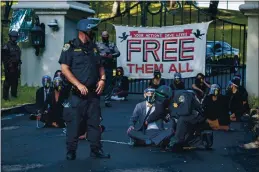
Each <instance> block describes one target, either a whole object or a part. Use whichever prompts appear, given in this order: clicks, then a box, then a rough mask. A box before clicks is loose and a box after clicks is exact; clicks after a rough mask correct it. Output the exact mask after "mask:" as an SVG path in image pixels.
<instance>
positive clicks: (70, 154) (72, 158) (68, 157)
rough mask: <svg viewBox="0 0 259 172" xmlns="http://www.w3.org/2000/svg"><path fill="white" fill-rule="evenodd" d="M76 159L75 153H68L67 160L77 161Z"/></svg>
mask: <svg viewBox="0 0 259 172" xmlns="http://www.w3.org/2000/svg"><path fill="white" fill-rule="evenodd" d="M75 159H76V152H75V151H68V152H67V160H75Z"/></svg>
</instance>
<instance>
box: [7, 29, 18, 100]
mask: <svg viewBox="0 0 259 172" xmlns="http://www.w3.org/2000/svg"><path fill="white" fill-rule="evenodd" d="M9 38H10V40H9V41H8V42H7V44H5V45H4V46H3V47H2V63H3V64H4V73H5V81H4V86H3V99H4V100H8V99H9V89H10V87H11V95H12V96H13V97H17V87H18V78H19V77H20V68H21V64H22V62H21V49H20V47H19V46H18V45H17V39H18V32H16V31H11V32H10V33H9Z"/></svg>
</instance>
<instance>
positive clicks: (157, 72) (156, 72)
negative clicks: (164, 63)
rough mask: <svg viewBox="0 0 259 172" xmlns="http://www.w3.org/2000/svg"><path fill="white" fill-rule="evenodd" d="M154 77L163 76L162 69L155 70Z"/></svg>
mask: <svg viewBox="0 0 259 172" xmlns="http://www.w3.org/2000/svg"><path fill="white" fill-rule="evenodd" d="M154 77H155V78H161V72H160V70H155V71H154Z"/></svg>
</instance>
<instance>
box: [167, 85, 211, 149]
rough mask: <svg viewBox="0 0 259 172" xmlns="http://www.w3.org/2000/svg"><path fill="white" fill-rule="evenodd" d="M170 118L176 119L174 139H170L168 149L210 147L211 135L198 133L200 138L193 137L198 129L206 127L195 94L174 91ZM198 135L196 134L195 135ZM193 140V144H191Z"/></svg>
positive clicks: (188, 91) (187, 91) (185, 91)
mask: <svg viewBox="0 0 259 172" xmlns="http://www.w3.org/2000/svg"><path fill="white" fill-rule="evenodd" d="M173 94H174V95H173V98H172V104H171V105H170V106H169V108H170V116H171V118H173V119H176V121H177V124H176V132H175V137H173V138H172V139H171V142H170V149H171V150H181V149H182V148H183V147H184V146H185V145H188V146H194V147H204V146H205V147H206V148H208V147H210V146H212V140H213V138H212V136H213V135H212V133H211V132H203V133H199V134H200V137H198V136H197V137H196V136H194V134H195V133H196V132H197V131H198V128H202V127H203V126H204V127H205V126H207V123H206V119H205V117H204V115H203V110H202V106H201V104H200V103H199V102H198V101H197V99H196V98H195V94H194V92H193V91H190V90H176V91H174V93H173ZM197 134H198V133H197ZM193 140H195V142H192V141H193Z"/></svg>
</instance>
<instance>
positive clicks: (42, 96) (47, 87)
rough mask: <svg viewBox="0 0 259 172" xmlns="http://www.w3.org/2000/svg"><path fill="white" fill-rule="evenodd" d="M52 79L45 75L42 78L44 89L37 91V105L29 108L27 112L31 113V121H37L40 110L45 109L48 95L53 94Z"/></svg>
mask: <svg viewBox="0 0 259 172" xmlns="http://www.w3.org/2000/svg"><path fill="white" fill-rule="evenodd" d="M52 91H53V90H52V87H51V77H50V76H48V75H45V76H43V77H42V87H40V88H39V89H38V90H37V91H36V104H35V105H33V106H27V107H26V110H27V111H28V112H29V113H31V115H30V119H31V120H35V119H36V117H37V115H38V114H37V113H39V110H40V109H42V108H43V106H44V103H45V101H46V100H47V97H48V95H49V94H50V93H51V92H52Z"/></svg>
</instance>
